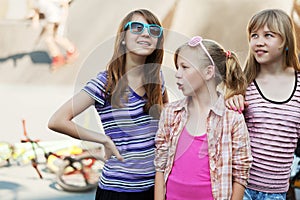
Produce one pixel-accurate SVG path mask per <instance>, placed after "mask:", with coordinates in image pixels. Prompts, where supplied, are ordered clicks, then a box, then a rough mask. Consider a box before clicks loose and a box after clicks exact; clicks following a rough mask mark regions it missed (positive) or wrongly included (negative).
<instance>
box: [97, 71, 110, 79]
mask: <svg viewBox="0 0 300 200" xmlns="http://www.w3.org/2000/svg"><path fill="white" fill-rule="evenodd" d="M96 78H97V79H99V80H103V81H105V82H106V80H107V78H108V73H107V71H102V72H99V73H98V74H97V77H96Z"/></svg>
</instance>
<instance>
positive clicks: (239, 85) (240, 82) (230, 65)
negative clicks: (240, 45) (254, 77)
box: [223, 51, 247, 99]
mask: <svg viewBox="0 0 300 200" xmlns="http://www.w3.org/2000/svg"><path fill="white" fill-rule="evenodd" d="M224 54H225V56H226V74H225V77H224V80H223V81H224V86H225V88H226V90H225V99H227V98H229V97H232V96H233V95H236V94H242V95H244V94H245V90H246V87H247V80H246V77H245V75H244V73H243V70H242V68H241V65H240V62H239V60H238V58H237V56H236V54H235V53H234V52H230V51H227V52H226V53H224Z"/></svg>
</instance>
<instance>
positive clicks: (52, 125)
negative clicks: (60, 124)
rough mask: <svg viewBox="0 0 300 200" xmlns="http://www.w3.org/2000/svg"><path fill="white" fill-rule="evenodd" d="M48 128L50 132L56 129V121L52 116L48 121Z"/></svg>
mask: <svg viewBox="0 0 300 200" xmlns="http://www.w3.org/2000/svg"><path fill="white" fill-rule="evenodd" d="M48 128H49V129H50V130H52V131H56V129H57V120H56V118H55V117H54V116H52V117H51V118H50V119H49V121H48Z"/></svg>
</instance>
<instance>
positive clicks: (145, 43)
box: [137, 41, 151, 46]
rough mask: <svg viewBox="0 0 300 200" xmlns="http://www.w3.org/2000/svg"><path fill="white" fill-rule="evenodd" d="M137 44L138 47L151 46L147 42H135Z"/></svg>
mask: <svg viewBox="0 0 300 200" xmlns="http://www.w3.org/2000/svg"><path fill="white" fill-rule="evenodd" d="M137 43H138V44H140V45H143V46H151V44H150V43H149V42H145V41H141V42H137Z"/></svg>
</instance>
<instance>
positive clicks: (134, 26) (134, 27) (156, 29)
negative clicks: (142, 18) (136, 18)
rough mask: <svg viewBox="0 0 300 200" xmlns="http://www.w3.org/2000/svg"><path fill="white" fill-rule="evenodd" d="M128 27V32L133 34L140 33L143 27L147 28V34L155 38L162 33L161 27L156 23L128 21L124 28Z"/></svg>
mask: <svg viewBox="0 0 300 200" xmlns="http://www.w3.org/2000/svg"><path fill="white" fill-rule="evenodd" d="M128 27H129V29H130V32H131V33H133V34H142V33H143V31H144V29H145V28H147V30H148V33H149V35H151V36H152V37H155V38H159V37H160V36H161V35H162V32H163V28H162V27H160V26H158V25H157V24H144V23H142V22H128V23H127V24H126V25H125V26H124V29H125V30H126V29H127V28H128Z"/></svg>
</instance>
